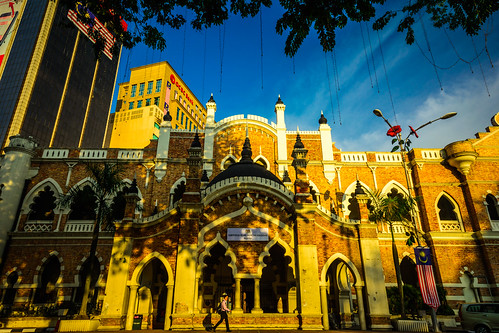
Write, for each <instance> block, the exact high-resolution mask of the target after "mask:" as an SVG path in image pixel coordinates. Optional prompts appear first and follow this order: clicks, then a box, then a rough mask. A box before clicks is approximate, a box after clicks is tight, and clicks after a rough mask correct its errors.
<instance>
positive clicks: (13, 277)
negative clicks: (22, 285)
mask: <svg viewBox="0 0 499 333" xmlns="http://www.w3.org/2000/svg"><path fill="white" fill-rule="evenodd" d="M18 280H19V273H18V272H17V271H13V272H11V273H10V274H9V275H8V276H7V289H5V294H4V297H3V302H2V304H3V305H12V304H14V300H15V298H16V292H17V288H15V287H14V286H15V284H16V283H17V281H18Z"/></svg>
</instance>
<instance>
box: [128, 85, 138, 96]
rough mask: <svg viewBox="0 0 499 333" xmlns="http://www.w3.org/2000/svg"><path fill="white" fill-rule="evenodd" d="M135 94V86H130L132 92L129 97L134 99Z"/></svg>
mask: <svg viewBox="0 0 499 333" xmlns="http://www.w3.org/2000/svg"><path fill="white" fill-rule="evenodd" d="M136 93H137V85H136V84H134V85H133V86H132V91H131V92H130V97H135V94H136Z"/></svg>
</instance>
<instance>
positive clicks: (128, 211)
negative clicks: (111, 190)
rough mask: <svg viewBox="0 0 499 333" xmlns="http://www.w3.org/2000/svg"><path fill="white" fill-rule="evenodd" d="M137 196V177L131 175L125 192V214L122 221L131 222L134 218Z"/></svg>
mask: <svg viewBox="0 0 499 333" xmlns="http://www.w3.org/2000/svg"><path fill="white" fill-rule="evenodd" d="M139 200H140V198H139V189H138V187H137V178H136V177H133V181H132V185H131V186H130V188H129V189H128V192H127V193H126V194H125V201H126V205H125V214H124V216H123V222H131V221H132V220H133V219H134V218H135V209H136V208H137V202H138V201H139Z"/></svg>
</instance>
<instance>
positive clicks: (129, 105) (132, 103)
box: [128, 102, 134, 110]
mask: <svg viewBox="0 0 499 333" xmlns="http://www.w3.org/2000/svg"><path fill="white" fill-rule="evenodd" d="M133 106H134V102H130V103H128V109H129V110H131V109H133Z"/></svg>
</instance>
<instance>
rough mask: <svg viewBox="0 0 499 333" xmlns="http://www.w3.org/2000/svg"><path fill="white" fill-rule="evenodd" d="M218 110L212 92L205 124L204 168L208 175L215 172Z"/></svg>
mask: <svg viewBox="0 0 499 333" xmlns="http://www.w3.org/2000/svg"><path fill="white" fill-rule="evenodd" d="M216 111H217V103H215V100H214V99H213V94H211V97H210V99H209V100H208V102H207V103H206V124H205V126H204V151H203V159H204V161H205V162H204V164H203V170H206V173H207V175H208V177H211V174H212V173H213V163H214V162H213V161H214V160H213V147H214V142H215V112H216Z"/></svg>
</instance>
